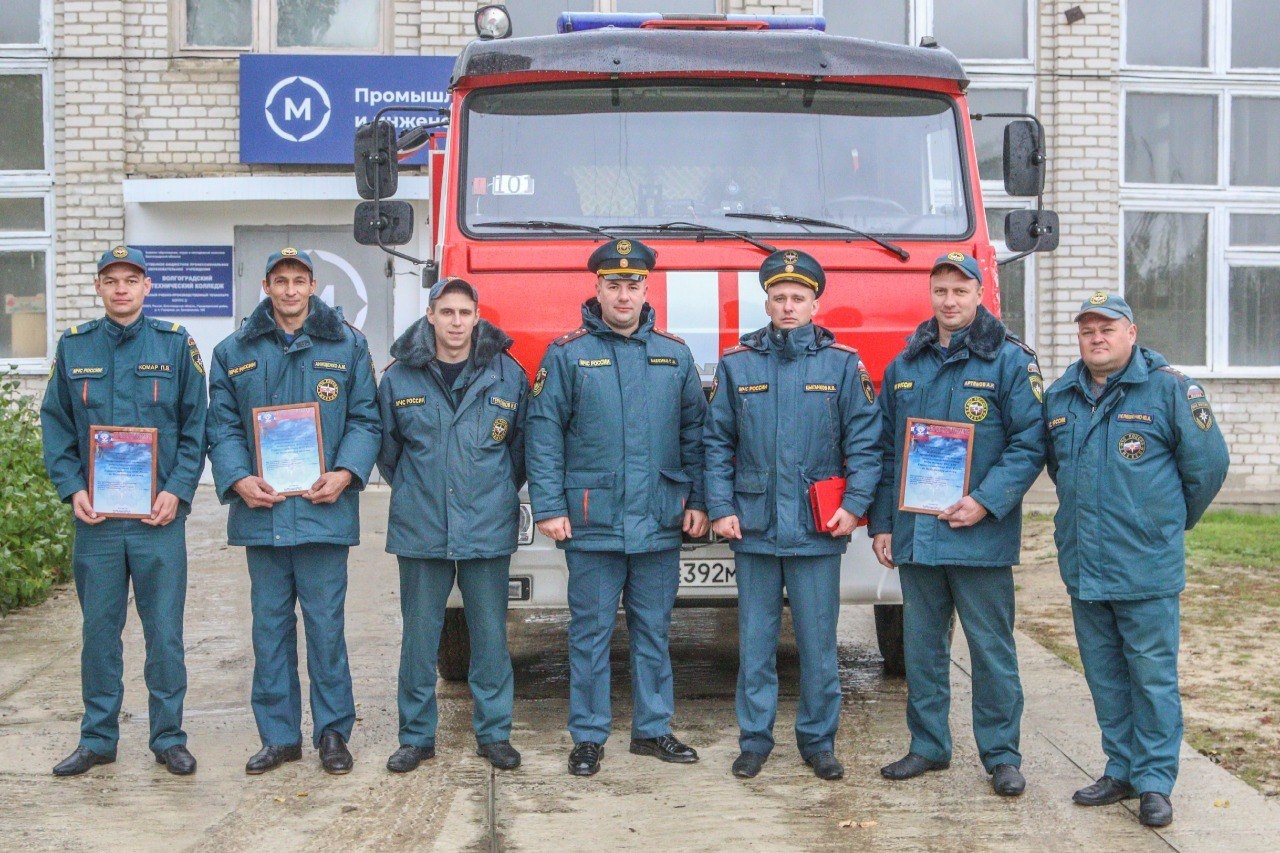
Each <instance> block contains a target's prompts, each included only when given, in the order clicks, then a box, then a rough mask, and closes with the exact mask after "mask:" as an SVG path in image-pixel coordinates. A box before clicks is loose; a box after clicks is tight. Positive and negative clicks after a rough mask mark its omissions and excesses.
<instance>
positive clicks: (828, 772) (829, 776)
mask: <svg viewBox="0 0 1280 853" xmlns="http://www.w3.org/2000/svg"><path fill="white" fill-rule="evenodd" d="M804 763H805V764H808V765H809V766H810V767H812V768H813V775H814V776H817V777H818V778H819V779H826V780H827V781H828V782H832V781H835V780H836V779H843V778H844V765H843V764H841V763H840V760H839V759H838V758H836V754H835V753H834V752H830V751H827V752H815V753H814V754H813V755H810V756H809V757H808V758H806V759H805V760H804Z"/></svg>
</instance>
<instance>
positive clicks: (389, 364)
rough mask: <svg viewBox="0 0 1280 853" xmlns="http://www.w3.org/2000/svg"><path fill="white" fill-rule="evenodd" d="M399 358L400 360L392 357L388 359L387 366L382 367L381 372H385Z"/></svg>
mask: <svg viewBox="0 0 1280 853" xmlns="http://www.w3.org/2000/svg"><path fill="white" fill-rule="evenodd" d="M399 360H400V359H398V358H393V359H391V360H390V361H388V362H387V366H386V367H384V368H382V372H383V373H386V372H387V371H388V370H390V369H391V365H393V364H395V363H396V362H397V361H399Z"/></svg>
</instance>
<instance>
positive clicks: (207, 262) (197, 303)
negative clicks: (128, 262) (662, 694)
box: [138, 246, 232, 317]
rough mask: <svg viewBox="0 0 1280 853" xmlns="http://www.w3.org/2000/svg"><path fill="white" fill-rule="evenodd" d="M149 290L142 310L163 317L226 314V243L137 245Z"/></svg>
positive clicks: (228, 254)
mask: <svg viewBox="0 0 1280 853" xmlns="http://www.w3.org/2000/svg"><path fill="white" fill-rule="evenodd" d="M138 248H139V249H141V250H142V251H143V252H144V253H146V256H147V275H148V276H150V277H151V292H150V293H149V294H147V300H146V302H145V303H144V304H143V310H144V311H146V312H147V314H150V315H152V316H156V315H159V316H163V317H230V316H232V312H231V291H232V287H231V285H232V279H231V247H230V246H139V247H138Z"/></svg>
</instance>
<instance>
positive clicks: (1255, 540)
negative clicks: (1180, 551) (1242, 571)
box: [1187, 510, 1280, 569]
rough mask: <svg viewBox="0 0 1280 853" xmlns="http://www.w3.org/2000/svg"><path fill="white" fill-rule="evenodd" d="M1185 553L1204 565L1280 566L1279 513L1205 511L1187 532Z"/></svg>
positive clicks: (1255, 567) (1256, 567) (1251, 567)
mask: <svg viewBox="0 0 1280 853" xmlns="http://www.w3.org/2000/svg"><path fill="white" fill-rule="evenodd" d="M1187 556H1188V558H1189V559H1190V560H1191V561H1192V562H1194V563H1197V564H1203V565H1207V566H1243V567H1245V568H1249V569H1272V568H1275V567H1276V566H1280V515H1254V514H1251V513H1244V512H1236V511H1234V510H1220V511H1216V512H1209V513H1205V515H1204V518H1202V519H1200V523H1199V524H1197V525H1196V526H1195V529H1194V530H1192V531H1191V532H1190V533H1188V534H1187Z"/></svg>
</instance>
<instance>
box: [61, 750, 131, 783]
mask: <svg viewBox="0 0 1280 853" xmlns="http://www.w3.org/2000/svg"><path fill="white" fill-rule="evenodd" d="M115 760H116V755H115V753H114V752H113V753H111V754H110V755H103V754H102V753H100V752H94V751H93V750H92V749H89V748H88V747H85V746H77V747H76V751H75V752H73V753H71V754H70V755H68V756H67V757H66V758H64V759H62V760H61V761H59V762H58V763H57V764H56V765H54V768H53V775H54V776H79V775H80V774H81V773H84V772H85V771H86V770H88V769H89V768H90V767H97V766H98V765H99V764H110V763H111V762H113V761H115Z"/></svg>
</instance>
